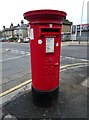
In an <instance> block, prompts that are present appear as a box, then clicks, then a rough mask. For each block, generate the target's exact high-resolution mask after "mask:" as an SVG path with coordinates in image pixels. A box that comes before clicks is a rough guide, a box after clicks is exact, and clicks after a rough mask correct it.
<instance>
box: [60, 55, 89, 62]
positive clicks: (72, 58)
mask: <svg viewBox="0 0 89 120" xmlns="http://www.w3.org/2000/svg"><path fill="white" fill-rule="evenodd" d="M62 57H64V58H67V59H71V60H81V61H83V62H87V61H89V60H86V59H81V58H74V57H70V56H61V58H62Z"/></svg>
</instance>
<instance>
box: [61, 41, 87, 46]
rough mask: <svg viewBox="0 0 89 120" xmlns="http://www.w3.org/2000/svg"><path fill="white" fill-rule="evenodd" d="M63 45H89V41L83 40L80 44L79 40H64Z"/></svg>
mask: <svg viewBox="0 0 89 120" xmlns="http://www.w3.org/2000/svg"><path fill="white" fill-rule="evenodd" d="M61 45H62V46H81V45H82V46H87V45H89V42H87V41H81V42H80V44H79V41H64V42H62V43H61Z"/></svg>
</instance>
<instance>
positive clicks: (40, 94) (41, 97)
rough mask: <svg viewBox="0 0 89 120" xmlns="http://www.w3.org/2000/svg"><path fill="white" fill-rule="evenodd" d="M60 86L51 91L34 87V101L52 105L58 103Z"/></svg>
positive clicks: (40, 104)
mask: <svg viewBox="0 0 89 120" xmlns="http://www.w3.org/2000/svg"><path fill="white" fill-rule="evenodd" d="M58 93H59V87H57V88H56V89H54V90H51V91H46V92H44V91H38V90H36V89H34V88H33V87H32V98H33V102H34V104H36V105H39V106H44V107H47V106H51V105H53V104H55V103H57V100H58Z"/></svg>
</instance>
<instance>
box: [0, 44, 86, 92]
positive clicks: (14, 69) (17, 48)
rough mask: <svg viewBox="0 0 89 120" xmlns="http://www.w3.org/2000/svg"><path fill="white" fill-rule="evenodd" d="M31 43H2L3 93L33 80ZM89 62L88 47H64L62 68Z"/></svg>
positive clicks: (62, 48) (62, 49)
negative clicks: (88, 56) (67, 65)
mask: <svg viewBox="0 0 89 120" xmlns="http://www.w3.org/2000/svg"><path fill="white" fill-rule="evenodd" d="M29 51H30V47H29V43H22V44H20V43H2V53H1V54H2V60H0V62H1V63H2V83H1V85H0V87H2V92H4V91H6V90H8V89H10V88H12V87H14V86H16V85H18V84H20V83H22V82H24V81H26V80H28V79H30V78H31V61H30V52H29ZM86 60H87V47H85V46H62V47H61V66H63V65H66V64H74V63H79V62H84V61H86Z"/></svg>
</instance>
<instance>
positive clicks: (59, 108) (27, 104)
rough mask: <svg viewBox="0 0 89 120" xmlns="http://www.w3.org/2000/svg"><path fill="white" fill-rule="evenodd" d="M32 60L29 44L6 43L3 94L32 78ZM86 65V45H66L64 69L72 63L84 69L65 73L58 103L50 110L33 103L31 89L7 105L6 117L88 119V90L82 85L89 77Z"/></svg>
mask: <svg viewBox="0 0 89 120" xmlns="http://www.w3.org/2000/svg"><path fill="white" fill-rule="evenodd" d="M29 58H30V57H29V44H17V43H3V45H2V60H1V62H2V72H3V74H2V78H3V79H2V83H3V87H2V88H3V91H5V90H7V89H9V88H11V87H13V86H16V85H17V84H19V83H21V82H22V81H25V80H27V79H30V78H31V75H30V73H31V63H30V59H29ZM86 62H87V47H86V46H62V47H61V67H62V66H64V65H67V66H68V65H71V64H72V65H73V64H81V66H72V67H69V68H67V69H63V70H61V72H60V89H59V91H60V92H59V95H58V99H57V101H56V102H55V103H56V104H54V105H51V106H46V107H42V106H41V107H40V106H36V105H34V104H33V100H32V93H31V91H29V90H28V91H26V92H25V93H23V95H21V96H20V95H19V94H18V95H17V96H16V98H13V99H12V100H11V101H10V102H9V103H6V104H5V105H4V106H3V115H4V117H5V116H7V118H8V115H9V117H10V115H12V116H14V117H16V118H17V119H21V118H29V119H30V118H36V119H37V118H38V119H39V118H44V119H45V118H46V119H49V120H51V118H54V120H55V118H56V119H59V118H76V119H78V118H87V97H89V96H87V88H86V87H85V86H82V85H81V83H82V81H83V80H84V79H85V78H86V77H87V75H88V74H87V69H89V67H88V66H87V64H84V65H83V63H86ZM23 73H25V75H24V74H23ZM19 74H20V75H19ZM13 76H15V77H13ZM8 81H9V82H8ZM5 82H6V84H4V83H5ZM10 83H11V84H10ZM12 94H13V93H12ZM6 97H7V96H6ZM30 120H32V119H30ZM39 120H41V119H39Z"/></svg>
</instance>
